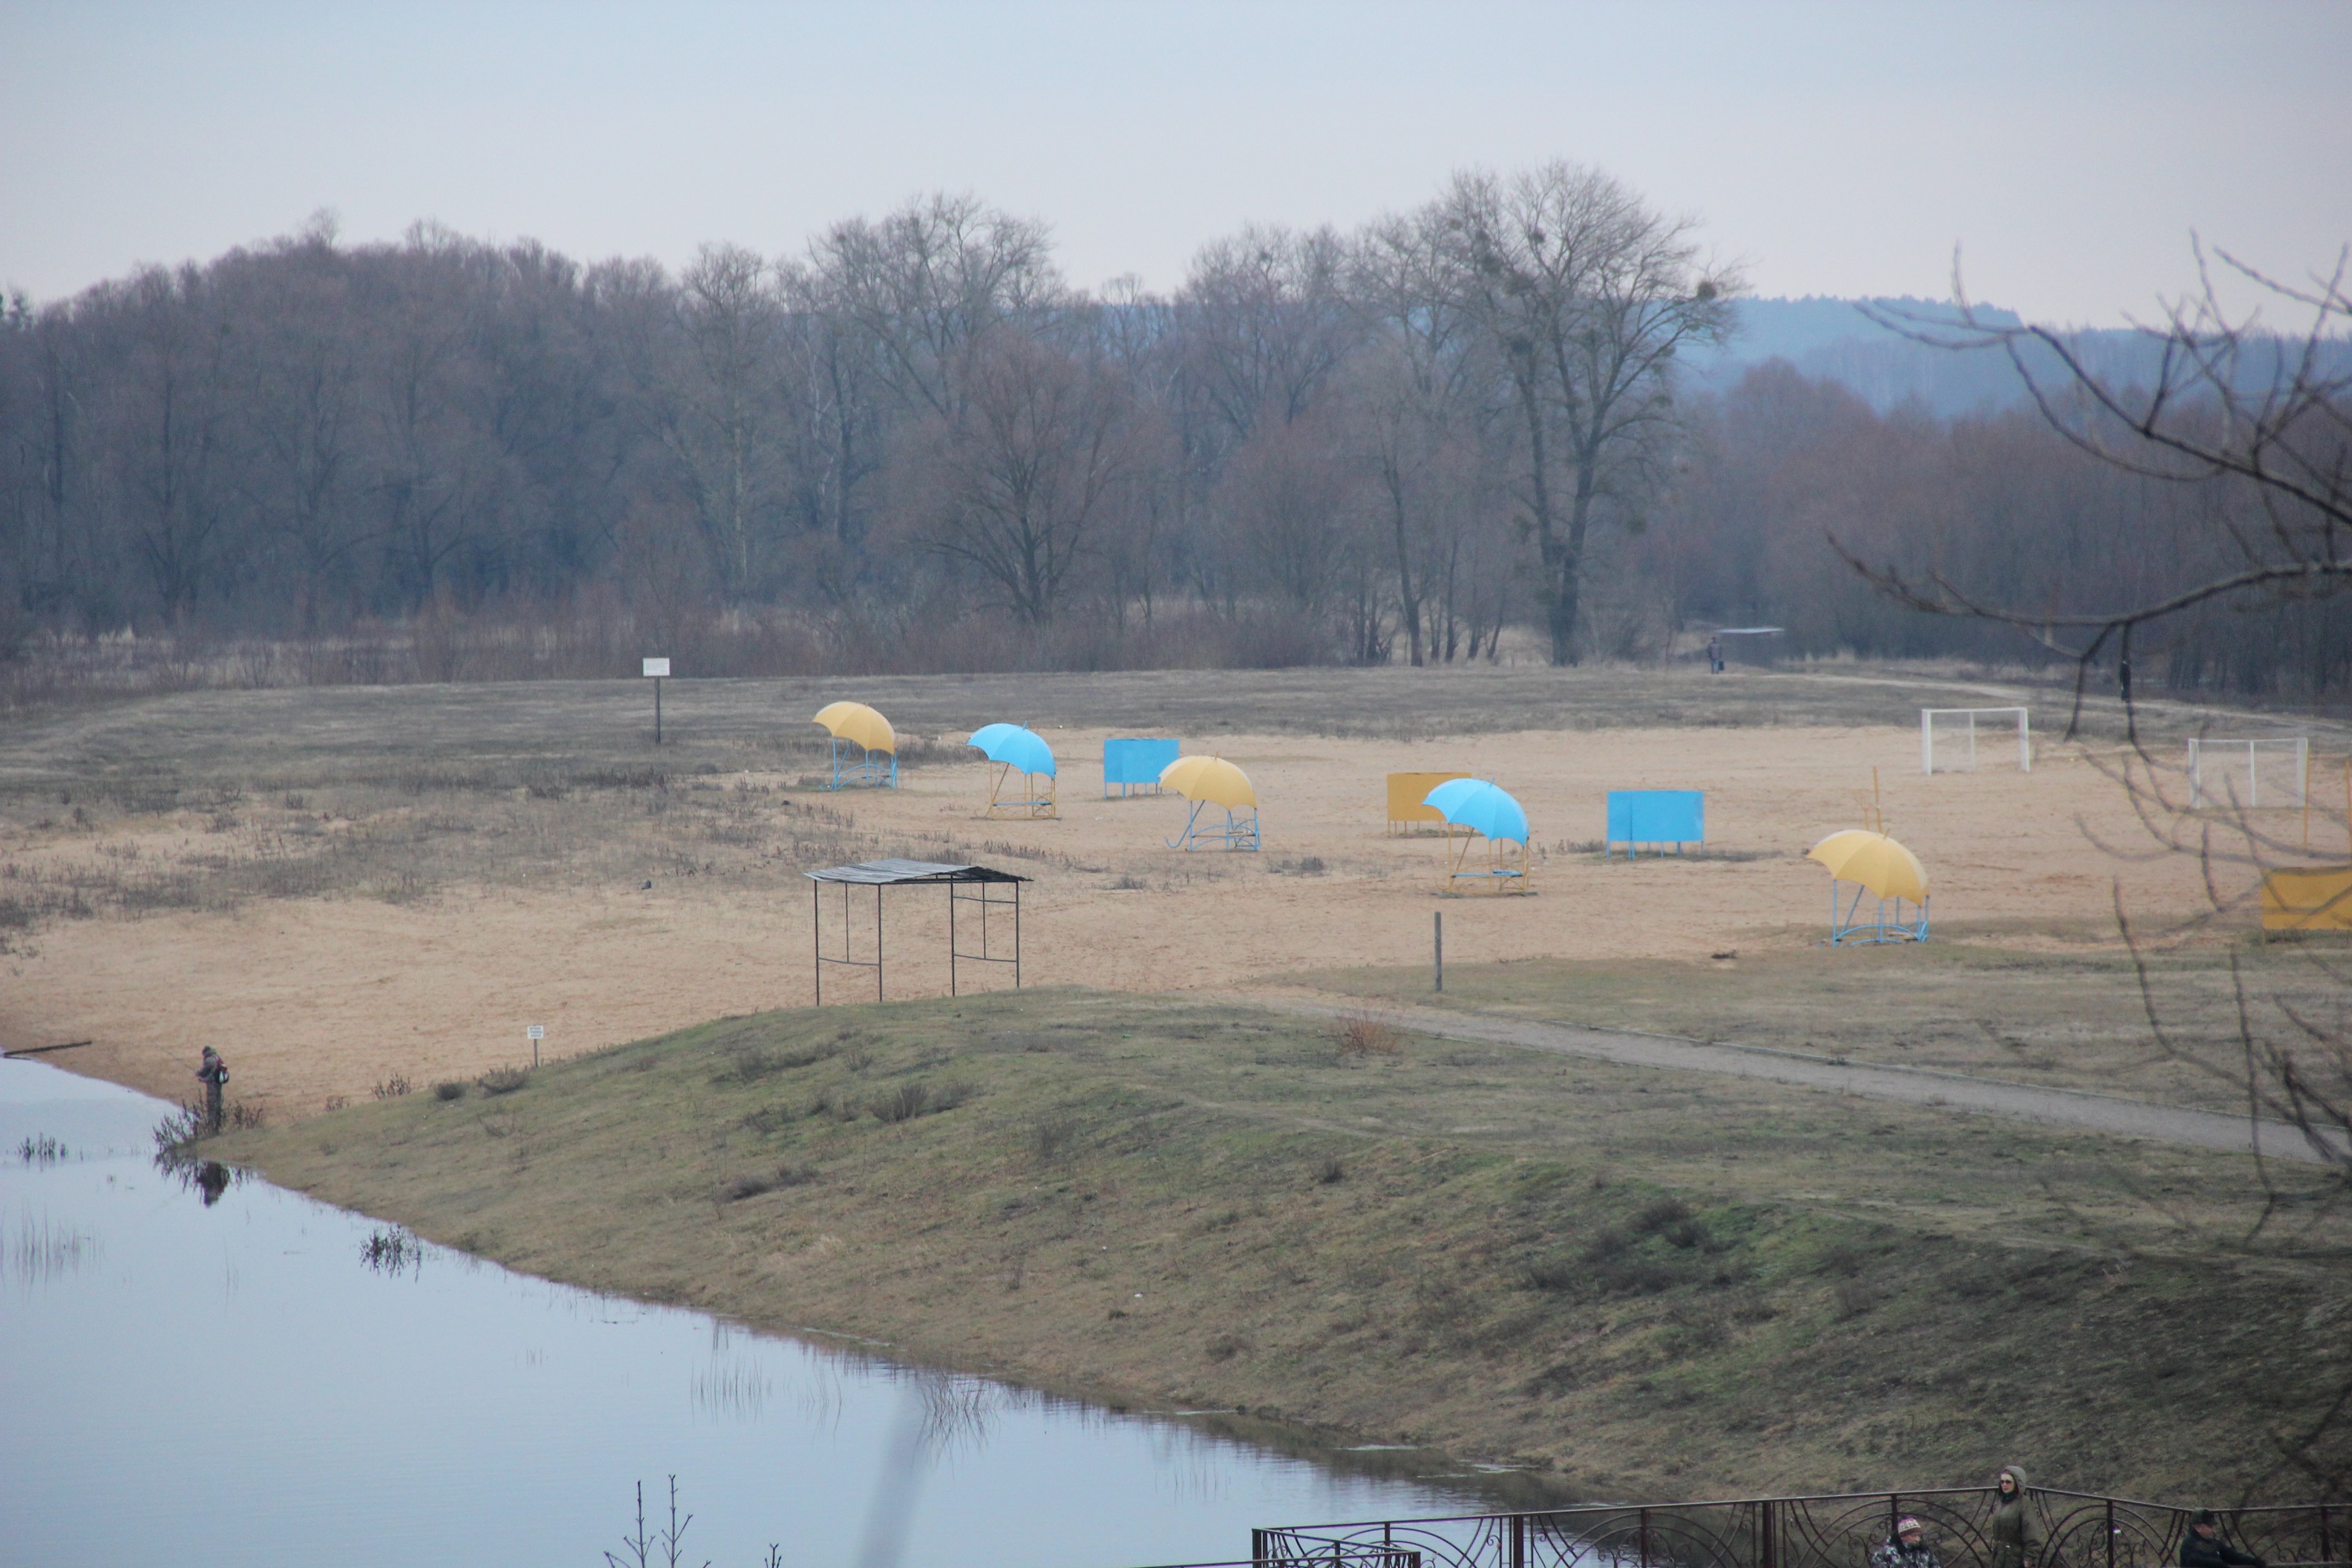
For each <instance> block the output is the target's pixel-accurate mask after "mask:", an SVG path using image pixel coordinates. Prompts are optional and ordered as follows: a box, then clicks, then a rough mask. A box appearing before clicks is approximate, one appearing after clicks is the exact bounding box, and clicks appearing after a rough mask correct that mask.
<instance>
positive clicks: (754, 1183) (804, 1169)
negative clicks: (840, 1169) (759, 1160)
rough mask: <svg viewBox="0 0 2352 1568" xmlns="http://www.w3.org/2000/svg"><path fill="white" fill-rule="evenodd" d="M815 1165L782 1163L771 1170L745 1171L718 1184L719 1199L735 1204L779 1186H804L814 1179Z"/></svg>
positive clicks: (725, 1202) (772, 1190)
mask: <svg viewBox="0 0 2352 1568" xmlns="http://www.w3.org/2000/svg"><path fill="white" fill-rule="evenodd" d="M816 1174H817V1173H816V1167H815V1166H814V1165H811V1164H806V1163H800V1164H793V1163H786V1164H782V1165H779V1166H777V1167H776V1168H775V1169H774V1170H772V1171H746V1172H744V1173H741V1174H740V1175H734V1176H730V1177H728V1178H727V1179H726V1180H725V1181H723V1182H721V1183H719V1202H720V1203H722V1204H737V1203H741V1202H742V1201H743V1200H744V1199H745V1198H756V1197H758V1196H759V1195H760V1194H762V1193H772V1192H774V1191H775V1190H776V1189H777V1188H779V1187H799V1186H805V1185H807V1184H809V1183H811V1182H814V1181H815V1180H816Z"/></svg>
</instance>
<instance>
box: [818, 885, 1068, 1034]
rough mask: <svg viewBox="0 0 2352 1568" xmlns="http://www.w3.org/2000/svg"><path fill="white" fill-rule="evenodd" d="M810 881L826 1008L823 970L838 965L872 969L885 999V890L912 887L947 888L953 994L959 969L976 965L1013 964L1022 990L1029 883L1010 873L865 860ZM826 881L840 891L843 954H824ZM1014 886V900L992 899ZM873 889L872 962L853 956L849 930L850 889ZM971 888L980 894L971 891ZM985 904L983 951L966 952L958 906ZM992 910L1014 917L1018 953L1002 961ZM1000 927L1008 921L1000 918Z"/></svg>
mask: <svg viewBox="0 0 2352 1568" xmlns="http://www.w3.org/2000/svg"><path fill="white" fill-rule="evenodd" d="M806 875H807V877H808V879H809V916H810V921H809V935H810V938H811V941H812V942H813V944H814V953H815V956H816V964H815V968H816V1002H817V1005H818V1006H820V1007H822V1006H823V1005H824V966H825V965H826V964H828V963H837V964H840V965H841V966H842V967H844V968H845V969H870V970H872V971H873V972H874V1000H876V1001H877V1002H879V1001H881V1000H882V889H885V888H897V887H904V886H908V885H909V884H912V885H916V886H923V887H943V888H945V889H947V890H948V994H949V995H950V996H953V995H956V994H958V984H959V982H958V975H957V972H956V965H957V964H958V963H963V962H967V961H968V962H971V963H1009V964H1011V965H1012V966H1013V989H1014V990H1016V991H1017V990H1019V989H1020V988H1021V884H1022V883H1024V882H1025V881H1027V880H1029V879H1028V878H1026V877H1016V876H1014V875H1013V873H1012V872H1010V871H998V870H992V869H991V868H989V867H986V866H943V865H940V863H939V862H937V861H933V860H866V861H863V862H861V863H860V864H858V865H856V866H830V867H827V868H825V869H824V870H822V871H810V872H808V873H806ZM827 883H832V884H834V885H836V886H838V887H839V888H840V889H841V956H839V957H838V958H836V957H834V956H832V955H830V954H828V953H827V952H825V951H824V889H825V885H826V884H827ZM1006 884H1010V885H1011V887H1012V889H1013V896H1012V897H1011V898H1009V899H1007V898H1003V897H996V896H992V895H991V894H990V892H989V889H991V888H992V887H998V886H1003V885H1006ZM854 887H856V888H871V889H874V956H873V957H872V958H871V959H863V958H854V957H852V956H850V954H851V952H852V943H851V937H850V929H849V889H852V888H854ZM967 888H971V889H977V890H976V891H971V892H967V891H965V890H964V889H967ZM960 903H961V904H978V905H979V906H980V951H979V952H965V951H964V950H963V948H962V946H961V944H960V943H959V942H958V941H957V938H956V905H958V904H960ZM992 909H993V910H1010V911H1011V913H1012V917H1013V954H1012V956H1011V957H1009V958H1002V957H998V956H996V955H995V954H993V953H991V952H989V951H988V912H989V910H992ZM997 923H998V924H999V925H1000V926H1001V925H1002V924H1003V915H1002V914H1000V915H999V916H998V919H997Z"/></svg>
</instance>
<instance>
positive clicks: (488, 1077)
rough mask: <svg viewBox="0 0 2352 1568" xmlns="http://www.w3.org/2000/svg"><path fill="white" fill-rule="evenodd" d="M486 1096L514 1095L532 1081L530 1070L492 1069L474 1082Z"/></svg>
mask: <svg viewBox="0 0 2352 1568" xmlns="http://www.w3.org/2000/svg"><path fill="white" fill-rule="evenodd" d="M474 1081H475V1082H476V1083H478V1084H480V1085H481V1086H482V1092H483V1093H484V1094H512V1093H513V1092H514V1091H515V1090H517V1089H520V1088H521V1087H522V1086H523V1085H524V1084H527V1083H529V1082H530V1068H491V1069H490V1070H489V1071H488V1072H486V1073H484V1074H483V1075H482V1076H481V1077H479V1078H478V1079H475V1080H474Z"/></svg>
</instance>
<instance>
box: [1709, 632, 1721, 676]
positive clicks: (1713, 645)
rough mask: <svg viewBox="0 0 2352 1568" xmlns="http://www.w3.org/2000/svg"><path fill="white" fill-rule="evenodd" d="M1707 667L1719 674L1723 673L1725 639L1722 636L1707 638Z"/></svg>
mask: <svg viewBox="0 0 2352 1568" xmlns="http://www.w3.org/2000/svg"><path fill="white" fill-rule="evenodd" d="M1706 668H1708V669H1710V670H1712V671H1713V672H1714V673H1716V674H1717V675H1721V674H1722V673H1723V639H1722V638H1721V637H1709V638H1707V639H1706Z"/></svg>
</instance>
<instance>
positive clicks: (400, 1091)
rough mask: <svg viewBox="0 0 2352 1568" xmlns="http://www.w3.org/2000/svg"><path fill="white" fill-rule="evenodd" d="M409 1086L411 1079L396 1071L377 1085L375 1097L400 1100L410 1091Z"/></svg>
mask: <svg viewBox="0 0 2352 1568" xmlns="http://www.w3.org/2000/svg"><path fill="white" fill-rule="evenodd" d="M409 1088H410V1084H409V1081H408V1080H407V1079H404V1078H403V1077H401V1076H400V1075H399V1074H398V1073H394V1074H393V1075H392V1076H391V1077H390V1078H388V1079H384V1080H383V1082H382V1083H379V1084H377V1085H376V1086H375V1097H376V1098H377V1099H378V1100H398V1099H399V1098H400V1097H401V1096H402V1095H404V1094H406V1093H407V1092H408V1090H409Z"/></svg>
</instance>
